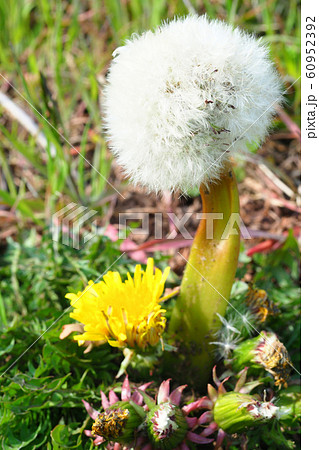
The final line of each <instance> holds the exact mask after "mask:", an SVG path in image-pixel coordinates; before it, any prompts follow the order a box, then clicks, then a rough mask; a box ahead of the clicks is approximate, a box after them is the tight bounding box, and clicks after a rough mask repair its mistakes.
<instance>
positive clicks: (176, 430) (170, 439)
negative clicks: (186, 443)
mask: <svg viewBox="0 0 319 450" xmlns="http://www.w3.org/2000/svg"><path fill="white" fill-rule="evenodd" d="M146 423H147V432H148V436H149V438H150V441H151V443H152V445H153V446H154V447H155V448H160V449H163V450H171V449H174V448H176V447H177V446H178V445H179V444H180V443H181V442H182V441H183V440H184V438H185V436H186V433H187V429H188V426H187V422H186V419H185V417H184V415H183V413H182V411H181V409H180V408H179V407H178V406H176V405H173V404H172V403H171V402H164V403H161V404H159V405H157V406H155V407H154V408H152V409H151V411H150V412H149V413H148V415H147V419H146Z"/></svg>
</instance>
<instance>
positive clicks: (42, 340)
mask: <svg viewBox="0 0 319 450" xmlns="http://www.w3.org/2000/svg"><path fill="white" fill-rule="evenodd" d="M24 237H26V238H25V239H24V240H22V239H21V241H20V242H21V243H18V242H14V241H9V242H8V246H7V248H6V251H5V252H4V254H3V256H2V257H1V259H0V278H1V282H0V291H1V293H2V294H1V301H0V316H1V329H0V332H1V337H2V339H1V341H0V342H1V343H0V355H1V358H2V362H3V363H2V367H1V373H4V372H5V374H4V375H2V378H1V395H2V397H1V402H0V404H1V419H0V436H1V438H0V442H1V445H2V447H3V448H11V449H14V448H26V449H28V448H29V449H31V448H32V449H33V448H54V449H59V448H65V447H67V448H77V449H86V448H87V449H88V448H91V446H92V444H91V441H90V440H89V439H88V438H87V437H85V436H84V434H83V430H84V428H85V427H86V428H88V427H90V426H91V422H90V424H89V425H88V422H89V419H88V416H87V413H86V411H85V409H84V407H83V404H82V399H85V400H87V401H89V402H90V403H91V404H94V405H96V407H97V408H99V407H100V406H99V405H100V398H99V391H100V390H101V389H102V390H103V391H104V392H108V391H109V389H110V387H111V386H113V387H115V390H117V389H119V387H120V384H121V383H120V382H117V381H116V380H115V375H116V373H117V371H118V368H119V365H120V363H121V360H122V356H121V353H120V352H119V351H117V350H116V349H112V348H111V347H110V346H108V345H103V346H100V347H95V348H94V349H93V350H92V351H91V352H90V353H88V354H83V348H82V347H79V346H78V345H77V343H76V342H74V341H73V340H72V339H71V338H70V337H69V338H67V339H64V340H60V339H59V334H60V332H61V329H62V326H63V325H64V324H66V323H70V322H71V321H72V320H71V319H70V318H69V316H68V314H67V308H68V307H69V302H68V300H67V299H65V298H64V295H65V293H66V292H68V291H69V290H72V291H73V292H75V291H77V290H81V289H83V286H84V285H85V284H86V283H87V281H88V280H89V279H96V278H97V277H98V276H99V275H100V274H101V273H102V272H104V271H105V270H106V269H107V268H108V267H109V266H110V265H111V264H112V262H113V261H114V260H116V259H117V258H118V257H119V256H120V255H121V252H120V250H119V243H118V242H117V243H113V242H111V241H110V240H109V239H108V238H106V237H102V236H99V237H96V238H94V239H92V240H90V241H89V242H88V243H87V244H86V245H85V246H84V247H83V248H82V249H80V250H74V249H72V248H71V247H67V246H65V245H62V244H60V243H58V242H54V241H52V240H51V236H50V234H49V233H46V234H44V236H43V237H42V240H41V243H40V245H38V246H35V239H36V234H35V233H34V232H33V231H31V232H27V233H25V235H24ZM22 242H23V243H22ZM298 258H299V249H298V245H297V243H296V241H295V240H294V238H293V237H292V236H289V237H288V239H287V240H286V242H285V244H284V246H283V247H282V248H281V249H279V250H277V251H275V252H274V253H271V254H269V255H255V256H254V257H253V258H252V259H251V258H247V257H246V256H245V253H244V252H242V253H241V258H240V259H241V261H242V263H241V267H240V268H239V269H238V274H237V275H238V276H239V277H242V275H243V274H244V273H246V272H247V271H249V272H251V273H252V274H253V277H254V281H255V282H256V283H258V285H259V286H262V287H265V288H267V292H268V294H269V297H270V298H272V299H273V301H274V302H275V303H276V306H277V308H278V309H279V310H280V314H278V315H276V316H274V317H272V318H271V319H270V321H269V323H267V326H268V327H270V328H271V329H272V330H273V331H274V332H276V333H278V334H279V336H280V338H281V340H282V341H283V342H284V343H285V345H286V347H287V349H288V351H289V353H290V356H291V358H292V363H293V365H294V367H295V368H296V369H297V370H298V371H299V370H300V333H299V331H298V330H299V329H300V302H299V300H300V297H299V296H300V289H299V268H298ZM155 262H156V265H157V266H158V267H160V268H164V266H165V265H166V264H167V261H166V257H161V256H160V255H157V258H155ZM134 266H135V264H133V263H132V261H130V260H129V259H128V258H127V257H126V256H125V255H123V256H122V257H121V258H120V259H118V261H117V263H116V264H115V265H114V266H112V270H117V271H119V272H120V273H121V275H123V276H124V275H125V274H126V272H127V271H129V272H131V273H133V272H134ZM168 281H169V283H168V286H172V285H176V282H177V279H176V277H173V275H172V276H171V278H170V279H169V280H168ZM237 283H238V282H237ZM234 295H235V296H236V295H237V297H238V295H239V294H236V289H234ZM18 299H19V300H18ZM173 301H174V300H172V301H171V304H172V303H173ZM233 301H234V302H235V301H236V298H235V297H234V298H233V299H231V302H233ZM237 301H238V298H237ZM167 306H168V308H169V309H170V308H171V306H170V305H169V304H168V305H167ZM168 315H169V314H168ZM292 328H293V329H292ZM164 339H165V337H164ZM13 363H15V364H13ZM11 365H12V367H10V366H11ZM223 367H224V366H223V363H220V365H219V371H220V372H221V371H222V370H224V371H227V368H225V367H224V369H223ZM128 371H129V375H130V378H131V379H132V381H133V382H143V381H149V380H150V379H151V380H154V381H155V383H156V384H159V383H160V382H161V381H162V374H161V367H160V361H157V364H156V365H155V370H154V368H153V371H152V376H150V375H149V369H148V376H147V371H146V370H145V367H141V369H140V370H139V368H138V366H135V367H134V368H131V369H130V368H129V369H128ZM225 373H226V372H225ZM146 377H147V378H146ZM291 380H293V382H294V383H298V380H299V376H298V373H297V372H295V371H293V372H292V374H291ZM258 384H259V386H258ZM267 386H268V387H269V388H271V387H272V380H271V377H269V376H268V377H267V376H263V377H261V379H260V383H257V384H256V392H258V393H260V394H262V390H263V388H264V387H267ZM227 388H228V389H231V388H233V385H232V382H231V381H229V382H228V384H227ZM298 427H299V426H298V423H296V425H295V426H293V427H289V426H288V427H286V429H285V432H284V433H283V432H282V431H281V430H282V429H281V428H280V427H279V425H278V424H277V425H276V424H274V425H271V426H264V427H262V431H261V432H259V433H255V432H254V431H251V432H248V439H249V443H250V444H249V445H250V447H249V448H255V447H254V446H253V445H255V446H256V445H259V446H260V447H259V448H263V446H265V445H268V448H278V445H279V443H278V441H280V446H281V447H280V448H292V442H293V441H295V442H298V436H297V434H298ZM52 430H53V431H52ZM234 445H236V441H234ZM271 446H273V447H271ZM276 446H277V447H276ZM231 448H238V447H236V446H233V447H231Z"/></svg>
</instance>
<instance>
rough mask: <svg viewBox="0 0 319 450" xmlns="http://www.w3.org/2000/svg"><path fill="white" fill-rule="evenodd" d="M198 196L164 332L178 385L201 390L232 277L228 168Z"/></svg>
mask: <svg viewBox="0 0 319 450" xmlns="http://www.w3.org/2000/svg"><path fill="white" fill-rule="evenodd" d="M200 191H201V196H202V203H203V218H202V219H201V222H200V224H199V227H198V230H197V233H196V236H195V238H194V242H193V245H192V248H191V252H190V256H189V259H188V263H187V265H186V268H185V272H184V276H183V280H182V284H181V291H180V295H179V297H178V299H177V301H176V305H175V307H174V310H173V313H172V317H171V320H170V324H169V330H168V331H169V334H170V336H171V338H172V341H174V343H175V344H176V345H177V347H178V348H179V356H180V357H181V363H180V364H179V367H180V369H179V370H180V372H181V373H180V375H181V378H183V382H185V378H187V380H186V382H188V383H189V384H192V385H193V386H196V387H197V388H198V389H200V388H203V389H205V387H206V384H207V382H208V381H209V379H210V378H211V370H212V367H213V363H214V346H213V345H212V344H211V342H213V341H215V340H216V334H217V331H218V329H219V328H220V324H221V323H220V319H219V317H218V315H217V314H220V315H221V316H223V315H224V314H225V310H226V307H227V301H228V300H229V295H230V291H231V288H232V284H233V282H234V277H235V273H236V268H237V263H238V255H239V245H240V230H239V199H238V190H237V183H236V179H235V176H234V173H233V171H232V169H231V168H230V167H229V168H228V169H227V170H226V171H225V172H224V173H223V175H222V176H221V179H220V181H219V182H218V183H214V184H213V183H211V184H209V186H202V187H201V189H200ZM169 359H171V362H172V357H169V356H168V360H169ZM167 362H168V361H167ZM169 365H170V364H169ZM175 373H176V371H175ZM176 375H177V376H178V378H179V374H178V373H177V374H176Z"/></svg>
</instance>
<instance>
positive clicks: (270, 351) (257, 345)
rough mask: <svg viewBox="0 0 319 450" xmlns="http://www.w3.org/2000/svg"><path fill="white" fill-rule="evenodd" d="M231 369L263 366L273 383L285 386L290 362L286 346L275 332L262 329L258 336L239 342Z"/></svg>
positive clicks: (238, 369) (260, 367)
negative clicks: (272, 378)
mask: <svg viewBox="0 0 319 450" xmlns="http://www.w3.org/2000/svg"><path fill="white" fill-rule="evenodd" d="M232 366H233V369H234V370H235V371H236V372H239V371H240V370H242V369H244V368H245V367H247V366H248V367H250V368H253V369H262V368H264V369H265V370H267V372H269V373H271V375H273V377H274V379H275V385H276V386H279V388H281V386H282V385H283V386H284V387H287V380H288V378H289V374H290V370H291V362H290V358H289V355H288V352H287V349H286V347H285V346H284V345H283V344H282V343H281V342H280V341H279V339H278V338H277V336H276V335H275V333H267V332H265V331H262V332H261V333H260V335H259V336H257V337H255V338H253V339H247V340H246V341H244V342H242V343H241V344H239V345H238V346H237V347H236V348H235V350H234V352H233V360H232Z"/></svg>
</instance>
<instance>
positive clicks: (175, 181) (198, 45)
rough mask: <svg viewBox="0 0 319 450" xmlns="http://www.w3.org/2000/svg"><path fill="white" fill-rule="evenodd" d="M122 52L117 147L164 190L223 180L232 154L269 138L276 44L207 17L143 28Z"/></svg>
mask: <svg viewBox="0 0 319 450" xmlns="http://www.w3.org/2000/svg"><path fill="white" fill-rule="evenodd" d="M114 56H115V57H114V59H113V61H112V63H111V67H110V70H109V74H108V76H107V83H106V86H105V89H104V92H103V116H104V117H103V119H104V123H105V127H106V130H107V133H108V137H109V139H110V141H111V149H112V151H113V153H114V154H115V155H116V157H117V160H118V162H119V164H120V165H121V166H123V168H124V169H125V172H126V174H127V175H128V176H130V177H131V179H132V181H133V182H134V183H139V184H141V185H143V186H147V187H148V188H149V190H154V191H156V192H158V191H162V190H171V191H173V190H176V189H181V190H183V191H186V190H188V189H190V188H193V187H195V186H199V185H200V184H201V183H203V182H204V183H205V182H207V181H208V180H209V181H214V180H218V177H219V174H220V172H221V170H223V166H224V164H225V161H227V160H228V158H229V155H230V154H231V152H233V151H236V150H239V149H240V148H243V146H245V145H246V144H247V143H250V142H258V143H259V142H260V141H262V140H263V139H264V137H265V135H266V133H267V129H268V128H269V125H270V122H271V119H272V116H273V114H274V106H275V103H276V102H280V100H281V83H280V81H279V78H278V75H277V74H276V71H275V70H274V67H273V64H272V63H271V61H270V60H269V56H268V50H267V48H266V47H265V46H264V45H262V44H261V43H260V41H259V40H256V39H255V38H254V37H252V36H250V35H248V34H246V33H244V32H243V31H241V30H240V29H238V28H236V29H235V30H233V29H232V27H231V26H229V25H227V24H225V23H223V22H220V21H216V20H214V21H209V20H208V19H207V17H206V16H201V17H196V16H189V17H186V18H183V19H176V20H173V21H171V22H169V23H165V24H163V25H162V26H161V27H160V28H158V29H156V30H155V31H154V32H152V31H147V32H146V33H144V34H142V35H141V36H138V35H133V36H132V38H131V39H130V40H128V41H127V42H126V43H125V46H123V47H120V48H119V49H117V50H116V52H115V55H114Z"/></svg>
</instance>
